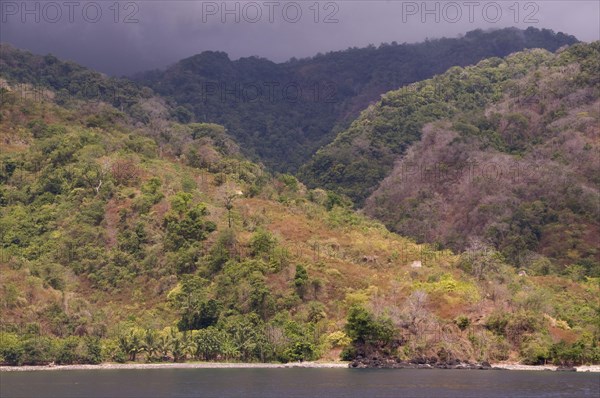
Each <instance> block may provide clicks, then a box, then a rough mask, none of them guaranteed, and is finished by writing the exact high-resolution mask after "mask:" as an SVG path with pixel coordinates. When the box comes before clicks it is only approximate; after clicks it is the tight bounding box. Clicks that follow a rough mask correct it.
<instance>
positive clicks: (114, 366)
mask: <svg viewBox="0 0 600 398" xmlns="http://www.w3.org/2000/svg"><path fill="white" fill-rule="evenodd" d="M348 365H349V362H293V363H243V362H239V363H238V362H182V363H103V364H98V365H54V366H48V365H45V366H44V365H40V366H30V365H25V366H0V372H30V371H44V370H46V371H57V370H120V369H139V370H143V369H291V368H307V369H319V368H321V369H334V368H345V369H348ZM557 368H558V366H555V365H520V364H517V363H497V364H492V368H491V370H517V371H557ZM574 368H575V369H576V370H577V372H600V365H583V366H575V367H574Z"/></svg>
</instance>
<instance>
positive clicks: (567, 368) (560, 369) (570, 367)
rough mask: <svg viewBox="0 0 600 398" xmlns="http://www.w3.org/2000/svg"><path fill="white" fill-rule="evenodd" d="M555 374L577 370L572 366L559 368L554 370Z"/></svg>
mask: <svg viewBox="0 0 600 398" xmlns="http://www.w3.org/2000/svg"><path fill="white" fill-rule="evenodd" d="M556 371H557V372H577V369H576V368H575V367H574V366H559V367H558V368H556Z"/></svg>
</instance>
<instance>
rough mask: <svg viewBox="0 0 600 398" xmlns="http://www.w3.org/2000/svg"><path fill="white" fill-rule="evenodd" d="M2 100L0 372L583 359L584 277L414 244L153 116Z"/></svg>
mask: <svg viewBox="0 0 600 398" xmlns="http://www.w3.org/2000/svg"><path fill="white" fill-rule="evenodd" d="M578 48H585V47H578ZM573 51H574V50H573ZM572 53H573V54H574V56H575V55H576V53H575V52H572ZM531 54H538V52H534V53H525V54H524V55H522V56H521V57H524V58H526V59H528V57H530V56H531ZM584 54H585V52H584ZM545 56H546V57H548V56H547V55H545ZM489 62H500V61H489ZM13 76H14V75H13ZM422 84H427V83H422ZM1 86H2V89H1V90H2V92H1V93H2V97H1V98H2V107H1V110H0V149H1V151H0V154H1V155H0V164H1V165H2V167H1V168H0V184H1V185H0V249H1V252H0V253H1V256H0V286H1V288H0V309H1V311H2V312H1V319H2V324H1V328H2V329H1V332H0V333H1V334H0V361H1V362H2V363H6V364H46V363H49V362H51V361H55V362H56V363H62V364H64V363H97V362H102V361H117V362H124V361H148V362H157V361H184V360H229V361H284V362H285V361H296V360H313V359H319V358H322V359H329V360H331V359H338V358H340V355H341V356H342V358H344V359H352V358H354V357H356V356H357V355H365V354H369V355H370V354H374V355H381V356H386V357H394V358H398V359H414V358H429V359H431V358H434V360H438V361H448V360H451V359H462V360H471V361H484V360H485V361H499V360H504V359H513V360H523V361H525V362H527V363H541V362H544V361H555V362H557V363H583V362H597V361H598V360H599V352H598V348H597V340H598V335H599V333H600V329H599V327H600V325H599V324H598V314H599V308H600V307H599V306H598V303H597V297H598V293H599V282H598V281H599V279H598V278H593V277H591V276H581V275H575V274H573V275H571V276H557V275H518V274H517V270H516V269H515V267H514V266H513V264H511V263H510V261H508V260H507V259H506V258H505V257H503V256H502V254H501V253H499V252H497V251H495V250H493V249H490V248H487V247H473V248H471V250H470V251H468V252H465V253H463V254H453V253H451V252H450V251H436V250H434V249H432V247H430V246H428V245H422V244H416V243H415V242H414V241H412V240H411V239H407V238H403V237H401V236H399V235H396V234H393V233H391V232H389V231H388V230H386V228H385V227H383V226H382V225H381V224H379V223H377V222H374V221H371V220H369V219H367V218H365V217H364V216H362V215H360V214H358V213H356V212H354V211H353V210H352V209H351V208H350V207H349V204H348V203H347V201H346V200H344V199H343V198H342V197H341V196H339V195H337V194H334V193H332V192H327V191H324V190H321V189H314V190H310V189H307V188H306V187H305V186H304V185H303V184H301V183H300V182H299V181H298V180H297V179H296V178H294V177H293V176H291V175H287V174H277V175H272V174H270V173H268V172H267V171H265V170H264V169H263V168H262V167H260V166H258V165H256V164H254V163H252V162H249V161H248V160H246V159H245V158H244V157H243V156H241V155H240V153H239V148H238V146H237V145H236V144H235V143H234V142H233V141H232V140H231V139H230V138H229V137H228V135H227V131H226V130H225V128H223V127H221V126H219V125H215V124H205V123H200V124H198V123H191V124H180V123H177V122H173V121H170V120H169V108H168V107H166V106H164V105H163V104H162V103H161V99H160V98H156V97H151V96H148V98H146V99H143V100H140V102H139V106H140V107H141V108H142V109H146V110H147V111H148V113H147V115H148V118H146V119H143V120H140V119H138V118H137V117H136V116H135V114H131V113H129V112H125V111H121V110H120V109H117V108H115V107H114V106H113V105H111V104H108V103H105V102H98V101H86V100H84V99H82V98H77V97H72V98H69V100H68V101H67V102H64V101H63V100H61V98H60V96H59V95H58V93H56V92H54V91H51V90H46V91H45V92H44V93H43V94H44V95H42V96H33V97H32V96H31V95H30V94H31V92H30V91H29V90H35V87H32V86H28V85H26V84H25V85H18V86H17V85H14V84H11V83H8V82H7V81H6V80H2V82H1Z"/></svg>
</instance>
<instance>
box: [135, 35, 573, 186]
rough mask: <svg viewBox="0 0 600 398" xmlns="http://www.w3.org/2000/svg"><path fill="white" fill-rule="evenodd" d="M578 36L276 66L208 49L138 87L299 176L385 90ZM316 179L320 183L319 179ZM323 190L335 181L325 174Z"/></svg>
mask: <svg viewBox="0 0 600 398" xmlns="http://www.w3.org/2000/svg"><path fill="white" fill-rule="evenodd" d="M576 42H577V40H576V39H575V38H574V37H573V36H568V35H565V34H563V33H557V34H555V33H554V32H552V31H550V30H546V29H544V30H539V29H535V28H528V29H526V30H518V29H512V28H511V29H500V30H494V31H486V32H483V31H481V30H476V31H472V32H469V33H467V34H466V35H465V36H464V37H461V38H452V39H450V38H444V39H439V40H428V41H426V42H423V43H417V44H406V43H404V44H398V43H395V42H394V43H392V44H382V45H380V46H379V47H375V46H369V47H367V48H350V49H348V50H345V51H337V52H330V53H327V54H324V55H323V54H321V55H317V56H315V57H312V58H307V59H301V60H290V61H289V62H285V63H281V64H276V63H274V62H271V61H269V60H266V59H260V58H257V57H250V58H242V59H239V60H236V61H232V60H230V59H229V58H228V56H227V54H225V53H222V52H204V53H202V54H198V55H195V56H193V57H190V58H186V59H184V60H181V61H180V62H178V63H176V64H175V65H173V66H171V67H169V68H167V69H166V70H164V71H154V72H149V73H145V74H141V75H140V76H137V77H136V79H135V80H136V81H139V82H140V83H142V84H145V85H147V86H149V87H151V88H152V89H153V90H154V91H156V92H157V93H159V94H160V95H162V96H164V97H165V98H167V99H168V100H169V103H170V104H171V105H172V107H173V108H174V109H176V111H177V116H178V117H179V120H180V121H184V122H187V121H197V122H212V123H219V124H222V125H224V126H225V127H227V129H228V130H229V132H230V134H231V135H232V136H233V137H234V138H235V139H236V140H237V141H238V142H239V143H240V144H241V145H242V147H243V148H244V153H245V154H246V155H249V156H251V157H252V158H253V159H256V160H259V161H261V162H263V163H264V164H265V165H267V166H268V167H269V168H270V169H272V170H277V171H282V172H283V171H286V172H295V171H297V169H298V168H299V167H300V166H302V165H303V164H304V163H305V162H306V161H307V160H309V158H310V156H311V155H313V154H314V153H315V152H316V151H317V149H319V148H320V147H322V146H324V145H326V144H328V143H330V142H331V141H332V140H333V139H334V138H335V136H336V133H337V132H339V131H340V130H341V129H343V128H345V127H347V126H348V124H349V123H350V122H351V121H352V120H353V119H354V118H355V117H356V116H358V114H359V112H360V111H361V110H362V109H364V108H366V107H367V106H368V105H369V104H370V103H372V102H374V101H377V100H379V99H380V96H381V94H383V93H385V92H387V91H389V90H392V89H397V88H398V87H402V86H406V85H408V84H410V83H413V82H416V81H420V80H423V79H427V78H430V77H432V76H433V75H435V74H439V73H443V72H444V71H446V70H447V69H448V68H450V67H452V66H455V65H460V66H466V65H471V64H474V63H477V62H479V61H480V60H482V59H485V58H488V57H494V56H499V57H503V56H506V55H508V54H510V53H512V52H515V51H520V50H522V49H525V48H536V47H540V48H545V49H548V50H550V51H555V50H556V49H558V48H559V47H561V46H564V45H569V44H573V43H576ZM308 181H310V182H311V183H312V182H313V180H312V179H309V180H308ZM314 182H315V184H314V186H313V187H315V186H319V185H321V183H329V181H328V180H327V179H325V178H321V179H317V180H315V181H314Z"/></svg>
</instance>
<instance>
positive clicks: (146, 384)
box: [0, 368, 600, 398]
mask: <svg viewBox="0 0 600 398" xmlns="http://www.w3.org/2000/svg"><path fill="white" fill-rule="evenodd" d="M0 396H1V397H2V398H4V397H7V398H8V397H27V398H30V397H77V398H80V397H103V398H104V397H127V398H129V397H160V398H167V397H223V398H227V397H257V398H288V397H290V398H291V397H302V398H308V397H318V398H334V397H351V398H371V397H390V398H392V397H393V398H400V397H428V398H429V397H460V398H465V397H502V398H506V397H576V398H583V397H594V398H598V397H600V373H561V372H544V371H530V372H527V371H501V370H488V371H476V370H475V371H468V370H413V369H389V370H386V369H377V370H376V369H372V370H371V369H297V368H296V369H144V370H131V369H127V370H70V371H62V370H61V371H35V372H1V373H0Z"/></svg>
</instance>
